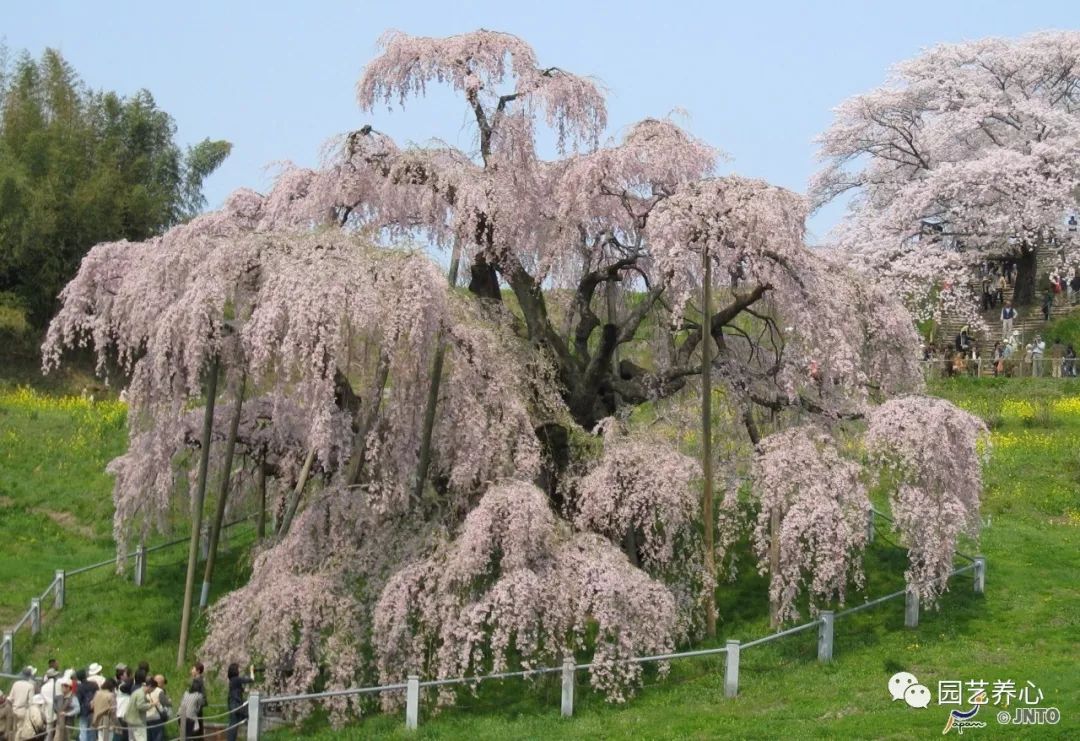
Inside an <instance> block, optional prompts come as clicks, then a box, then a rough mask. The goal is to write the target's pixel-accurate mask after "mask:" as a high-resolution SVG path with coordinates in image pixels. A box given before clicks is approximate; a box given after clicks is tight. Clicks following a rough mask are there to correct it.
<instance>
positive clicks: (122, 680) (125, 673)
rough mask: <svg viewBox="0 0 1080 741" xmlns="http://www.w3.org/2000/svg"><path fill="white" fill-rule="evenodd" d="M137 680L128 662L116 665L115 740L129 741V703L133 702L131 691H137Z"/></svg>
mask: <svg viewBox="0 0 1080 741" xmlns="http://www.w3.org/2000/svg"><path fill="white" fill-rule="evenodd" d="M135 689H136V688H135V680H134V679H132V676H131V672H130V670H129V669H128V667H127V664H117V665H116V730H115V731H113V741H129V739H130V737H129V735H128V732H127V721H126V720H124V716H126V715H127V708H128V705H129V704H130V703H131V693H132V692H134V691H135Z"/></svg>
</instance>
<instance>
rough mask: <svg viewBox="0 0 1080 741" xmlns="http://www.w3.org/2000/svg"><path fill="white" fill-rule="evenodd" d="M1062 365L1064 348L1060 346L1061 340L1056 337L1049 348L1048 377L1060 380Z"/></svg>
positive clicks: (1063, 362)
mask: <svg viewBox="0 0 1080 741" xmlns="http://www.w3.org/2000/svg"><path fill="white" fill-rule="evenodd" d="M1064 364H1065V346H1064V345H1063V344H1061V338H1060V337H1058V338H1056V339H1055V340H1054V344H1053V345H1051V346H1050V375H1051V376H1053V377H1054V378H1061V371H1062V367H1063V366H1064Z"/></svg>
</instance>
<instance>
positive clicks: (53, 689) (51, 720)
mask: <svg viewBox="0 0 1080 741" xmlns="http://www.w3.org/2000/svg"><path fill="white" fill-rule="evenodd" d="M50 661H51V662H55V661H56V659H50ZM59 681H60V670H59V669H57V668H56V667H53V666H50V667H49V668H48V669H46V670H45V681H44V682H43V683H42V685H41V696H42V697H44V698H45V707H44V708H42V712H43V713H44V714H45V735H46V736H47V737H49V738H52V736H53V729H54V728H55V724H56V705H57V703H58V701H59V700H60V699H61V698H62V697H63V694H64V693H63V692H61V691H60V686H59V685H58V684H57V683H58V682H59Z"/></svg>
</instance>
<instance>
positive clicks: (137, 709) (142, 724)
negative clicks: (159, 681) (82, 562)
mask: <svg viewBox="0 0 1080 741" xmlns="http://www.w3.org/2000/svg"><path fill="white" fill-rule="evenodd" d="M153 681H154V680H152V679H150V680H147V678H146V674H144V673H143V670H142V669H139V670H138V671H137V672H135V680H134V685H135V690H134V691H133V692H132V693H131V699H130V700H128V704H127V710H126V711H125V712H124V721H125V722H126V723H127V729H128V739H129V741H147V738H146V714H147V712H149V710H150V705H151V704H152V703H151V702H150V694H149V693H150V690H151V689H153V687H151V686H150V683H151V682H153Z"/></svg>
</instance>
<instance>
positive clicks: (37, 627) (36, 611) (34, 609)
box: [30, 597, 41, 636]
mask: <svg viewBox="0 0 1080 741" xmlns="http://www.w3.org/2000/svg"><path fill="white" fill-rule="evenodd" d="M40 632H41V598H40V597H33V598H31V600H30V635H32V636H36V635H37V634H38V633H40Z"/></svg>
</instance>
